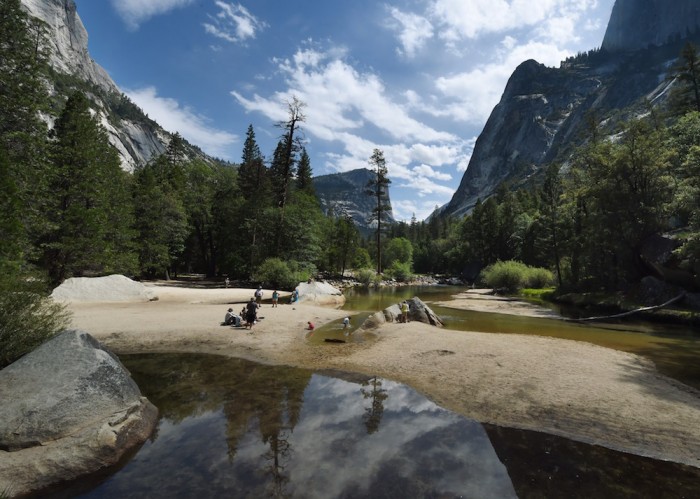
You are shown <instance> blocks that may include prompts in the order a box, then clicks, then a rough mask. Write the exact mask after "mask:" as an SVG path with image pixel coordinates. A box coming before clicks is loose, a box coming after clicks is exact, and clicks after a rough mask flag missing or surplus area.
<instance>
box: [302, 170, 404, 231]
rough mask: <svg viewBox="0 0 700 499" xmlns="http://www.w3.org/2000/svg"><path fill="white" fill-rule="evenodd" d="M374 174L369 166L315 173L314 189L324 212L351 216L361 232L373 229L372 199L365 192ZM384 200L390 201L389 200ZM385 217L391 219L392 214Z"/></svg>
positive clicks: (374, 225)
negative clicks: (318, 174) (346, 170)
mask: <svg viewBox="0 0 700 499" xmlns="http://www.w3.org/2000/svg"><path fill="white" fill-rule="evenodd" d="M373 177H374V172H372V170H369V169H368V168H359V169H357V170H351V171H349V172H343V173H332V174H330V175H320V176H318V177H314V189H315V190H316V196H317V197H318V199H319V201H320V202H321V208H322V209H323V212H324V213H326V214H331V215H334V216H344V215H349V216H351V217H352V219H353V221H354V222H355V225H357V227H358V228H359V229H360V230H361V231H362V232H363V233H368V232H369V231H371V230H372V229H376V226H377V225H376V222H374V221H371V220H370V219H371V217H372V210H373V209H374V208H375V204H374V200H373V198H372V196H369V195H367V194H366V192H365V190H366V188H367V182H369V181H370V180H371V179H372V178H373ZM387 201H388V203H389V205H391V200H390V199H388V200H387ZM388 221H389V222H390V223H393V222H394V216H393V214H391V215H390V217H389V220H388Z"/></svg>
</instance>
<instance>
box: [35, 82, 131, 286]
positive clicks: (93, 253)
mask: <svg viewBox="0 0 700 499" xmlns="http://www.w3.org/2000/svg"><path fill="white" fill-rule="evenodd" d="M55 136H56V140H55V142H54V143H53V145H52V148H51V149H52V154H51V158H52V163H53V171H52V175H51V176H50V192H51V208H52V209H51V210H49V211H48V212H47V214H46V218H47V220H48V221H49V223H50V224H51V229H50V231H49V234H48V236H47V238H46V240H45V241H44V244H43V248H44V264H45V265H46V267H47V268H48V271H49V276H50V278H51V280H52V282H54V283H60V282H62V281H63V280H64V279H65V278H67V277H70V276H72V275H81V274H83V273H85V272H104V271H106V270H124V271H130V270H133V269H131V268H128V267H129V266H130V264H129V261H128V258H126V259H123V257H128V255H129V254H130V248H129V247H128V246H127V242H128V240H129V239H130V238H126V239H125V238H124V237H123V236H121V235H120V234H128V233H129V231H130V227H131V223H132V220H133V218H132V211H131V204H130V203H128V199H125V195H126V192H127V191H126V188H125V187H124V183H125V181H126V179H125V177H124V175H123V172H122V171H121V167H120V161H119V156H118V154H117V152H116V150H115V149H114V148H113V147H112V146H111V145H110V144H109V141H108V138H107V134H106V132H105V131H104V129H103V128H102V127H101V125H100V124H99V123H98V121H97V118H96V117H94V116H93V115H92V114H91V110H90V101H89V100H88V99H87V97H86V96H85V95H84V94H82V93H80V92H76V93H75V94H73V95H72V96H71V97H70V98H69V99H68V102H67V103H66V106H65V109H64V110H63V112H62V113H61V116H60V117H59V119H58V120H57V121H56V126H55ZM115 245H116V246H115ZM122 266H126V267H127V268H126V269H124V268H121V267H122Z"/></svg>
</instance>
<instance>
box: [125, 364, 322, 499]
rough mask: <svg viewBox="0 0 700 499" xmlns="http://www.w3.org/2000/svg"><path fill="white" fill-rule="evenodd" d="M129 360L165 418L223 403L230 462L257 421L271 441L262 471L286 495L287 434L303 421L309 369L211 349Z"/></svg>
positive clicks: (177, 418) (274, 493)
mask: <svg viewBox="0 0 700 499" xmlns="http://www.w3.org/2000/svg"><path fill="white" fill-rule="evenodd" d="M212 359H214V362H212ZM125 360H127V363H128V368H129V370H130V372H131V374H132V377H133V378H134V380H135V381H136V383H137V384H138V385H139V388H141V391H142V393H143V394H144V395H145V396H146V397H148V399H149V400H151V402H153V404H155V406H156V407H158V409H159V411H160V417H161V418H162V419H163V418H165V419H168V420H170V421H173V422H180V421H182V420H183V419H185V418H187V417H190V416H195V415H200V414H203V413H205V412H215V411H218V410H219V409H220V408H222V410H223V414H224V416H225V417H226V443H227V446H228V457H229V461H230V462H233V460H234V459H235V456H236V450H237V447H238V443H239V442H240V440H241V439H242V438H243V436H244V435H245V434H246V433H248V431H249V430H250V428H251V426H252V425H253V424H254V423H255V422H257V423H258V428H259V431H260V437H261V441H262V442H263V443H264V444H265V445H267V446H268V450H267V451H266V452H265V453H264V454H263V455H262V456H261V457H262V458H263V459H265V460H266V461H267V462H268V465H267V467H266V469H265V470H264V471H265V472H266V474H267V475H269V486H270V489H271V490H270V495H272V496H274V497H285V496H286V493H285V491H284V489H285V486H286V484H287V483H288V481H289V477H287V476H286V475H285V474H284V471H285V467H286V466H287V464H288V463H289V459H290V458H291V454H292V448H291V445H290V443H289V440H288V438H289V435H290V434H291V432H292V431H293V429H294V427H295V426H296V424H297V423H298V422H299V418H300V413H301V408H302V406H303V403H304V391H305V390H306V387H307V385H308V383H309V380H310V379H311V374H312V373H311V371H306V370H302V369H291V368H288V367H279V366H264V365H259V364H254V363H252V362H248V361H245V360H242V359H227V358H221V357H214V356H210V355H209V356H206V355H178V354H172V355H163V354H159V355H157V356H151V355H134V356H129V357H128V359H125ZM153 440H154V441H155V438H153Z"/></svg>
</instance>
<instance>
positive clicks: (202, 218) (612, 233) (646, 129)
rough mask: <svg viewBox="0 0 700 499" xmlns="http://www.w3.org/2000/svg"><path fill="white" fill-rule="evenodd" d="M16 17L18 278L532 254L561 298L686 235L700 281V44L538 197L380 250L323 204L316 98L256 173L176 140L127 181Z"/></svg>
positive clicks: (598, 284)
mask: <svg viewBox="0 0 700 499" xmlns="http://www.w3.org/2000/svg"><path fill="white" fill-rule="evenodd" d="M0 10H1V11H2V16H0V23H2V25H1V26H0V33H2V35H1V36H2V40H1V43H0V190H1V191H2V196H1V197H0V210H1V212H2V217H1V218H0V274H2V275H3V279H11V278H13V277H14V278H21V277H26V276H27V275H32V276H34V277H36V278H42V279H43V280H44V281H45V282H47V284H48V286H55V285H56V284H58V283H60V282H62V281H63V280H65V279H66V278H68V277H72V276H84V275H105V274H111V273H120V274H125V275H129V276H136V277H146V278H162V277H167V276H169V275H170V276H171V275H173V274H178V273H185V272H187V273H190V272H192V273H203V274H207V275H209V276H228V277H230V278H231V279H238V280H243V281H250V280H251V279H256V280H257V278H258V277H259V276H260V275H261V273H263V274H264V273H265V272H267V273H268V274H269V273H273V274H274V273H275V272H276V273H286V275H288V276H290V277H289V279H288V280H289V282H293V281H294V280H296V279H298V278H301V277H303V276H306V275H310V274H314V273H316V272H318V271H324V272H329V273H333V274H340V273H341V272H344V271H346V270H348V269H351V268H352V269H356V270H357V269H363V268H372V269H381V270H386V271H388V273H389V274H390V275H394V276H395V277H399V278H405V277H406V275H407V273H410V272H416V273H436V274H437V273H439V274H451V275H461V274H462V273H463V272H464V271H465V270H469V271H470V273H471V274H472V277H473V275H475V274H474V273H473V272H472V271H473V269H479V268H483V267H484V266H486V265H488V264H490V263H494V262H496V261H499V260H500V261H505V260H518V261H521V262H524V263H526V264H528V265H533V266H537V267H545V268H548V269H550V270H552V272H554V273H555V275H556V276H557V278H558V285H559V286H560V287H561V288H566V289H574V290H586V289H608V290H615V289H624V288H625V287H627V286H629V285H630V284H633V283H635V282H636V281H637V280H638V279H639V278H640V277H641V276H643V275H645V274H646V273H648V271H649V270H648V268H647V267H646V264H645V262H644V261H642V259H641V258H640V252H641V250H642V247H643V245H644V244H645V242H646V241H648V240H649V238H650V237H651V236H654V235H659V234H666V233H670V232H673V233H674V235H675V237H677V238H678V240H679V241H681V244H680V245H679V248H678V250H677V251H676V259H677V262H678V263H677V265H678V268H681V269H683V270H685V271H687V272H689V273H691V274H695V275H697V270H698V266H699V265H700V262H699V259H700V248H699V244H700V243H699V241H698V232H699V230H700V112H699V111H700V97H699V96H700V92H698V86H699V85H700V72H699V71H700V68H699V67H698V60H697V51H696V50H695V49H694V47H692V46H690V45H689V46H687V47H686V49H685V50H684V52H683V54H682V55H681V57H680V58H679V63H678V65H677V66H676V67H674V68H673V69H672V72H673V76H676V77H677V79H676V84H675V85H674V92H673V98H672V99H671V100H670V104H669V105H668V106H666V107H665V108H664V109H656V110H652V109H651V108H650V112H649V113H648V114H647V115H646V116H644V117H640V118H638V119H636V120H634V121H631V122H627V123H620V124H619V127H618V129H617V130H616V133H615V135H614V136H613V137H614V139H613V138H611V137H610V135H609V134H608V133H607V132H606V133H605V134H603V133H602V132H601V131H600V130H599V129H597V128H596V126H591V128H590V134H589V136H588V137H587V138H586V140H585V145H583V146H581V147H579V148H578V149H577V150H576V151H575V152H574V154H573V155H572V156H571V158H570V160H569V161H567V162H566V163H565V164H564V165H558V164H551V165H549V166H548V167H547V169H546V171H545V172H543V174H542V175H540V176H539V177H538V180H536V181H533V182H532V183H531V184H529V185H528V186H527V187H526V188H520V189H517V190H515V189H513V188H511V186H508V185H503V186H502V187H501V188H500V189H499V191H498V192H497V193H496V194H495V195H494V196H491V197H489V198H488V199H486V200H485V201H483V202H479V203H477V205H476V206H475V208H474V209H473V211H472V212H471V214H470V215H469V216H467V217H466V218H464V219H461V220H455V219H446V218H441V217H439V216H433V217H431V218H430V219H429V221H427V222H421V221H417V220H415V217H414V219H413V220H411V222H410V223H405V222H400V223H396V224H392V225H387V226H385V225H384V223H383V222H382V227H383V228H384V230H383V231H382V234H381V238H380V239H379V247H378V245H377V239H376V238H375V237H369V238H367V239H365V238H363V237H362V236H361V235H360V233H359V232H358V230H357V229H356V228H355V226H354V224H353V223H352V219H350V218H348V217H347V216H344V215H343V214H342V213H334V214H330V215H324V214H323V212H322V211H321V209H320V205H319V202H318V200H317V198H316V196H315V193H314V188H313V177H312V167H311V165H312V160H311V158H310V157H309V155H308V154H307V153H306V151H305V149H304V148H303V145H302V142H300V141H299V131H300V126H301V125H302V124H303V122H304V119H305V118H304V115H303V107H304V103H303V102H299V101H296V100H295V101H293V102H291V103H288V107H289V109H288V111H289V118H288V120H287V121H284V122H281V123H279V124H278V125H279V126H280V128H279V129H280V140H279V143H278V145H277V147H276V149H275V150H274V151H272V152H271V154H270V157H269V158H270V159H267V158H265V157H264V156H263V154H262V153H261V151H260V149H259V147H258V145H257V143H256V140H255V131H254V129H253V127H252V126H250V127H249V128H248V130H247V134H246V141H245V144H244V146H243V149H242V151H241V162H240V163H239V164H236V165H232V164H227V163H225V162H220V161H212V160H210V159H207V158H206V157H204V156H203V155H195V154H192V153H191V152H192V149H191V147H187V146H188V144H187V143H186V142H185V141H184V140H183V139H182V138H181V137H180V136H179V135H177V134H175V135H174V136H173V137H172V139H171V141H170V143H169V145H168V147H167V150H166V151H165V152H164V153H163V154H162V155H160V156H158V157H156V158H154V159H152V160H151V161H150V162H149V163H148V164H145V165H141V166H139V167H137V168H136V170H135V171H134V172H133V173H127V172H125V171H123V170H122V169H121V167H120V160H119V156H118V154H117V152H116V150H115V149H114V148H113V147H112V146H111V145H110V144H109V141H108V137H107V134H106V132H105V130H104V129H103V128H102V127H101V125H100V123H99V120H98V118H97V117H96V116H95V114H94V112H93V111H92V110H91V106H92V102H91V97H90V92H86V91H84V90H83V89H75V90H74V91H73V92H71V93H70V94H69V97H68V98H67V99H58V100H57V98H56V97H55V96H52V95H50V92H49V91H48V88H49V85H47V81H55V80H56V78H57V76H56V75H55V73H54V72H53V71H52V70H51V69H49V67H48V64H47V53H46V51H45V49H44V48H43V47H46V46H47V45H46V44H45V43H42V42H41V32H42V30H41V27H40V26H39V25H37V24H36V23H34V22H33V21H32V20H30V19H29V18H28V17H27V16H26V14H24V13H23V11H22V10H21V9H20V7H19V1H17V0H11V1H7V2H2V6H0ZM119 97H120V98H121V99H122V100H123V96H119ZM117 100H119V99H117ZM47 116H52V118H53V119H52V120H47V119H46V117H47ZM47 121H52V122H53V126H52V127H51V128H49V126H47ZM591 122H592V123H593V122H594V120H591ZM375 152H377V151H375ZM379 152H380V153H381V151H379ZM381 161H382V162H383V161H384V158H383V156H381ZM386 161H388V162H390V161H391V158H387V159H386ZM368 165H370V166H374V167H376V168H377V171H378V172H379V173H378V175H377V176H378V181H377V182H378V185H375V186H368V191H369V193H368V194H367V195H372V194H371V191H372V188H373V187H375V188H376V187H379V188H385V187H386V186H387V185H388V179H386V178H382V175H381V174H380V173H381V172H380V170H381V167H383V166H384V165H383V164H376V162H373V161H370V158H368ZM375 192H376V191H375ZM385 208H386V207H385V206H383V205H382V203H379V204H378V206H377V210H376V213H375V215H376V216H377V217H379V218H381V219H382V220H383V216H384V211H385ZM377 259H379V260H380V261H377ZM286 281H287V280H283V281H280V282H286ZM297 282H298V281H297Z"/></svg>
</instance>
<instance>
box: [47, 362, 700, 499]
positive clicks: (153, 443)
mask: <svg viewBox="0 0 700 499" xmlns="http://www.w3.org/2000/svg"><path fill="white" fill-rule="evenodd" d="M122 360H123V361H124V363H125V365H126V366H127V367H128V369H129V370H130V371H131V373H132V375H133V377H134V379H135V380H136V382H137V383H138V384H139V386H140V387H141V389H142V392H143V393H144V395H145V396H147V397H148V398H149V399H150V400H151V401H152V402H153V403H154V404H155V405H156V406H157V407H158V409H159V411H160V420H159V422H158V426H157V430H156V431H155V432H154V434H153V435H152V437H151V438H150V440H149V441H147V442H146V443H145V444H144V445H143V446H142V447H141V449H140V450H139V451H138V452H136V453H135V455H134V456H133V457H131V458H130V459H129V460H126V461H125V462H124V463H123V464H122V466H121V467H120V468H118V469H116V470H114V469H113V470H110V474H108V475H105V474H102V475H100V476H95V477H91V478H90V479H83V480H80V481H79V482H77V483H75V484H73V485H72V486H70V487H68V488H64V489H62V490H60V491H58V490H55V491H53V492H52V493H46V494H42V497H85V498H102V497H110V498H111V497H120V498H122V497H156V498H157V497H168V498H172V497H174V498H178V497H183V498H184V497H197V496H199V497H244V498H259V497H293V498H296V497H300V498H301V497H303V498H316V497H319V498H335V497H344V498H351V497H382V498H394V497H395V498H408V497H441V498H450V497H475V498H508V497H516V496H517V497H694V496H697V493H698V484H700V470H699V469H697V468H691V467H687V466H682V465H675V464H671V463H665V462H660V461H655V460H651V459H646V458H642V457H637V456H632V455H627V454H623V453H619V452H614V451H610V450H607V449H604V448H601V447H596V446H591V445H586V444H581V443H576V442H572V441H569V440H566V439H563V438H558V437H552V436H550V435H544V434H540V433H536V432H527V431H519V430H511V429H504V428H498V427H493V426H488V425H481V424H479V423H477V422H475V421H472V420H469V419H466V418H463V417H461V416H458V415H456V414H454V413H451V412H449V411H446V410H444V409H442V408H440V407H439V406H437V405H435V404H434V403H432V402H430V401H429V400H427V399H426V398H424V397H422V396H421V395H419V394H418V393H416V392H415V391H413V390H412V389H410V388H408V387H406V386H404V385H400V384H398V383H395V382H392V381H389V380H385V379H381V378H371V377H366V376H358V375H351V374H342V373H323V374H320V373H314V372H312V371H307V370H302V369H294V368H287V367H279V366H264V365H260V364H255V363H252V362H248V361H245V360H241V359H228V358H222V357H216V356H207V355H182V354H143V355H131V356H124V357H123V359H122Z"/></svg>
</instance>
